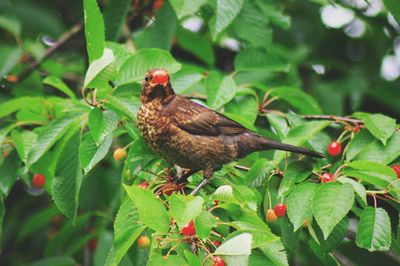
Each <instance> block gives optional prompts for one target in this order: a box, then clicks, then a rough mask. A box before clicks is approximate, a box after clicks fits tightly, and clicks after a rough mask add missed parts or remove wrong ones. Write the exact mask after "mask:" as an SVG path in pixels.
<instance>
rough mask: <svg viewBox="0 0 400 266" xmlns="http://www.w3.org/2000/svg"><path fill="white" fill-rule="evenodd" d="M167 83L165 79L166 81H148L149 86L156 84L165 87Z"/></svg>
mask: <svg viewBox="0 0 400 266" xmlns="http://www.w3.org/2000/svg"><path fill="white" fill-rule="evenodd" d="M167 84H168V81H166V82H153V81H150V86H151V87H153V88H154V87H156V86H162V87H165V86H167Z"/></svg>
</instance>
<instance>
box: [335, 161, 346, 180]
mask: <svg viewBox="0 0 400 266" xmlns="http://www.w3.org/2000/svg"><path fill="white" fill-rule="evenodd" d="M346 166H347V164H342V165H341V166H340V167H339V168H338V169H336V172H335V173H334V174H333V177H335V178H336V177H337V176H338V175H339V173H340V171H341V170H342V169H343V168H345V167H346Z"/></svg>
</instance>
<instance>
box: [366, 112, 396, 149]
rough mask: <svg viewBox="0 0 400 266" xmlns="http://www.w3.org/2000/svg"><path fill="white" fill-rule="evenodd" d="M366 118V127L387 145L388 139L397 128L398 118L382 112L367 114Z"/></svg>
mask: <svg viewBox="0 0 400 266" xmlns="http://www.w3.org/2000/svg"><path fill="white" fill-rule="evenodd" d="M363 120H364V125H365V127H366V128H367V129H368V130H369V132H371V134H372V135H374V136H375V137H376V138H377V139H379V140H380V141H382V143H383V145H386V141H387V140H388V139H389V138H390V137H391V136H392V135H393V133H394V131H395V130H396V120H395V119H393V118H390V117H388V116H385V115H382V114H372V115H368V116H366V118H365V119H363Z"/></svg>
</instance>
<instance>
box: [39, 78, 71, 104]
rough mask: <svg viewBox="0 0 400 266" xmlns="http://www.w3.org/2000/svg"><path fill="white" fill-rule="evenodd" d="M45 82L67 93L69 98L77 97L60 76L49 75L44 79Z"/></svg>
mask: <svg viewBox="0 0 400 266" xmlns="http://www.w3.org/2000/svg"><path fill="white" fill-rule="evenodd" d="M43 84H47V85H50V86H53V87H54V88H56V89H58V90H59V91H61V92H63V93H65V94H66V95H67V96H68V97H69V98H71V99H76V97H75V94H74V92H73V91H72V90H71V89H70V88H69V87H68V86H67V85H66V84H65V83H64V82H63V81H62V80H61V79H60V78H58V77H55V76H48V77H46V78H45V79H44V80H43Z"/></svg>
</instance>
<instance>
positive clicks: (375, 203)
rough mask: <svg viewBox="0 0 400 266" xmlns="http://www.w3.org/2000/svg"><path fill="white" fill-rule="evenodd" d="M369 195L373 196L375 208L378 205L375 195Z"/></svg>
mask: <svg viewBox="0 0 400 266" xmlns="http://www.w3.org/2000/svg"><path fill="white" fill-rule="evenodd" d="M370 195H371V196H372V197H373V198H374V207H375V208H377V207H378V204H377V202H376V196H375V194H374V193H373V194H370Z"/></svg>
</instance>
